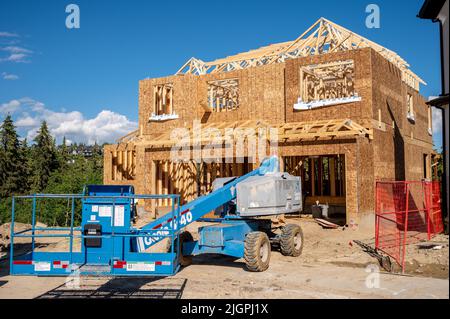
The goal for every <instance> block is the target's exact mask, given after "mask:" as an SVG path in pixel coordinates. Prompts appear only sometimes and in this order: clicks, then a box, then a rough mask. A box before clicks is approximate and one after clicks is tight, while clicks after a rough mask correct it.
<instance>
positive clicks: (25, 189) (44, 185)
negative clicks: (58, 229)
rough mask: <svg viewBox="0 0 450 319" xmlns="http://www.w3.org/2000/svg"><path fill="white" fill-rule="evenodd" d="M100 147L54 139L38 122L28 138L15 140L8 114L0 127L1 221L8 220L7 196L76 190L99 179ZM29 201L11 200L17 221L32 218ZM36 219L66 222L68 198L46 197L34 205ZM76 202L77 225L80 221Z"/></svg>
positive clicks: (44, 125) (69, 210) (12, 122)
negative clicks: (14, 204) (32, 136)
mask: <svg viewBox="0 0 450 319" xmlns="http://www.w3.org/2000/svg"><path fill="white" fill-rule="evenodd" d="M101 150H102V146H100V145H97V144H95V145H93V146H87V145H84V144H71V145H67V143H66V139H65V138H63V140H62V143H61V144H60V145H57V144H56V140H55V138H54V137H53V136H52V135H51V133H50V131H49V128H48V126H47V123H46V122H45V121H43V122H42V123H41V126H40V128H39V130H38V131H37V135H36V137H35V138H34V139H33V141H32V142H31V143H28V141H27V139H26V138H25V139H20V137H19V135H18V133H17V130H16V127H15V126H14V121H13V119H12V118H11V116H10V115H7V116H6V117H5V119H4V120H3V122H2V124H1V126H0V224H3V223H6V222H9V221H10V220H11V204H12V199H11V198H12V196H15V195H29V194H39V193H45V194H79V193H81V192H82V191H83V187H84V185H86V184H101V183H102V182H103V158H102V151H101ZM31 208H32V201H31V200H29V199H17V200H16V209H15V211H16V219H15V220H16V221H18V222H23V223H30V222H31ZM36 211H37V217H38V221H39V222H42V223H44V224H47V225H54V226H67V225H68V224H70V213H71V203H70V202H69V201H68V200H67V199H52V200H49V199H45V200H39V201H38V202H37V204H36ZM80 214H81V210H80V203H76V215H75V219H76V224H78V223H79V220H80Z"/></svg>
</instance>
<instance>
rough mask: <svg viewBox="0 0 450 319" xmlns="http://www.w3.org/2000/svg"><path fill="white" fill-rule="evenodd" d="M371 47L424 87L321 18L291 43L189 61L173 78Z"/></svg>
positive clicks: (391, 56) (398, 61)
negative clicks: (206, 60)
mask: <svg viewBox="0 0 450 319" xmlns="http://www.w3.org/2000/svg"><path fill="white" fill-rule="evenodd" d="M367 47H370V48H372V49H374V50H375V51H377V52H379V53H380V54H381V55H383V56H384V57H385V58H386V59H388V60H389V61H390V62H392V63H393V64H395V65H396V66H397V67H398V68H399V69H400V70H401V71H402V80H403V81H404V82H405V83H407V84H408V85H409V86H411V87H413V88H414V89H416V90H419V85H420V83H422V84H426V83H425V82H424V81H423V80H422V79H421V78H420V77H419V76H417V75H416V74H414V73H413V72H412V71H411V70H410V69H409V64H408V63H407V62H406V61H405V60H403V59H402V58H401V57H400V56H399V55H397V54H396V53H395V52H394V51H391V50H389V49H386V48H385V47H383V46H381V45H379V44H377V43H375V42H373V41H370V40H368V39H366V38H364V37H362V36H360V35H358V34H356V33H354V32H352V31H350V30H348V29H346V28H344V27H341V26H340V25H337V24H336V23H334V22H331V21H330V20H327V19H325V18H320V19H319V20H317V21H316V22H315V23H314V24H313V25H312V26H311V27H309V28H308V29H307V30H306V31H305V32H303V34H301V35H300V36H299V37H298V38H297V39H295V40H294V41H288V42H283V43H277V44H272V45H268V46H265V47H262V48H259V49H256V50H250V51H248V52H244V53H239V54H236V55H233V56H228V57H226V58H223V59H217V60H214V61H211V62H204V61H202V60H200V59H197V58H194V57H193V58H191V59H189V60H188V61H187V62H186V63H185V64H184V65H183V66H182V67H181V68H180V69H179V70H178V72H177V73H176V74H194V75H202V74H208V73H222V72H229V71H233V70H241V69H245V68H248V67H253V66H260V65H267V64H272V63H280V62H285V61H286V60H287V59H294V58H298V57H305V56H310V55H318V54H323V53H331V52H336V51H347V50H354V49H360V48H367Z"/></svg>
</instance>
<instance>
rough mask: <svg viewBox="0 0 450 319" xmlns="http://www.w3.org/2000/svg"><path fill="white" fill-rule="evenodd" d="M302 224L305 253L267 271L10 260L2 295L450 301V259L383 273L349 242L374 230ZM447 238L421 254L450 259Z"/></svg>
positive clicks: (219, 261) (205, 261) (227, 264)
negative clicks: (84, 268)
mask: <svg viewBox="0 0 450 319" xmlns="http://www.w3.org/2000/svg"><path fill="white" fill-rule="evenodd" d="M297 222H299V223H300V224H301V225H302V227H303V230H304V233H305V247H304V252H303V254H302V256H300V257H298V258H294V257H285V256H282V255H281V254H280V253H279V252H277V251H273V252H272V255H271V263H270V268H269V269H268V270H267V271H265V272H262V273H252V272H248V271H246V270H245V265H244V263H243V261H242V260H240V259H238V260H236V259H233V258H230V257H224V256H220V255H209V256H207V255H203V256H197V257H194V260H193V264H192V265H190V266H188V267H186V268H183V269H182V270H181V271H180V272H179V273H178V274H176V275H175V276H173V277H166V278H126V279H124V278H95V277H82V278H79V279H77V278H54V277H28V276H14V277H11V276H8V275H7V263H6V262H2V263H0V298H136V297H137V298H449V279H448V264H447V265H444V264H442V263H441V262H440V263H438V264H437V265H442V269H441V271H439V272H435V271H434V272H430V273H429V274H427V273H426V272H423V271H421V272H417V273H411V274H409V275H405V276H403V275H396V274H391V273H386V272H377V269H378V266H377V262H376V260H375V259H373V258H372V257H370V256H368V255H367V254H366V253H364V252H362V251H361V249H360V248H359V247H357V246H356V245H350V244H349V240H350V239H365V241H366V242H369V241H370V238H368V237H367V236H368V235H367V233H366V234H364V233H358V232H354V231H352V230H350V229H347V230H323V229H321V228H320V226H318V225H316V224H315V223H314V222H311V221H309V222H307V221H302V220H301V221H297ZM369 237H370V236H369ZM440 240H446V241H447V244H446V246H445V248H443V249H442V250H441V251H434V250H433V251H429V252H427V254H428V255H429V256H428V255H427V256H425V255H424V256H425V257H426V258H428V259H420V258H419V257H420V256H415V257H414V258H418V260H419V261H420V264H423V265H429V263H428V264H427V262H429V260H430V259H431V260H436V258H437V257H436V256H438V255H439V256H440V255H443V256H445V255H446V254H447V256H448V236H447V237H446V238H444V237H443V238H440ZM421 251H422V250H421ZM430 254H438V255H436V256H434V255H430ZM425 257H423V258H425ZM421 258H422V257H421ZM414 260H415V259H414ZM424 269H425V268H424Z"/></svg>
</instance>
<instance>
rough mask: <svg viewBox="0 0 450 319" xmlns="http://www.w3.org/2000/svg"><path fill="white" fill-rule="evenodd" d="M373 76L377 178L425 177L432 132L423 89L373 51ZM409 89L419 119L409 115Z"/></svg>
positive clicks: (375, 172) (374, 144)
mask: <svg viewBox="0 0 450 319" xmlns="http://www.w3.org/2000/svg"><path fill="white" fill-rule="evenodd" d="M371 55H372V70H373V73H372V78H373V84H372V88H373V117H374V119H376V121H378V120H379V112H380V114H381V122H382V129H381V130H380V129H377V126H375V128H376V129H375V130H374V139H373V153H374V178H375V180H378V179H380V180H382V179H383V180H405V179H415V180H417V179H419V180H420V179H421V178H422V177H423V154H424V153H430V152H431V150H432V137H431V135H429V133H428V108H427V106H426V104H425V101H424V98H423V97H422V96H421V95H420V94H419V92H417V91H415V90H413V89H412V88H410V87H408V86H407V85H406V84H405V83H403V82H402V80H401V73H400V71H399V69H398V68H396V67H395V66H394V65H393V64H392V63H391V62H389V61H387V60H386V59H384V58H383V57H382V56H381V55H380V54H378V53H377V52H375V51H371ZM407 93H409V94H411V95H412V96H413V105H414V112H415V116H416V120H415V122H411V121H409V120H408V119H407V117H406V114H407V100H406V97H407Z"/></svg>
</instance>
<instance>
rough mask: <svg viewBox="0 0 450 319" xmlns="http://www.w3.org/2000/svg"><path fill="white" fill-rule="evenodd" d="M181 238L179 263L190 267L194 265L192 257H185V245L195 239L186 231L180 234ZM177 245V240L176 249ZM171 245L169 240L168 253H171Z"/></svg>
mask: <svg viewBox="0 0 450 319" xmlns="http://www.w3.org/2000/svg"><path fill="white" fill-rule="evenodd" d="M179 238H180V254H179V255H178V262H179V263H180V265H181V266H189V265H190V264H191V263H192V256H186V255H183V243H185V242H190V241H194V237H192V234H191V233H190V232H188V231H184V232H182V233H181V234H180V236H179ZM176 244H177V239H175V245H174V249H175V247H176ZM171 245H172V243H171V240H170V238H169V240H168V242H167V251H168V252H170V249H171Z"/></svg>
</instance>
